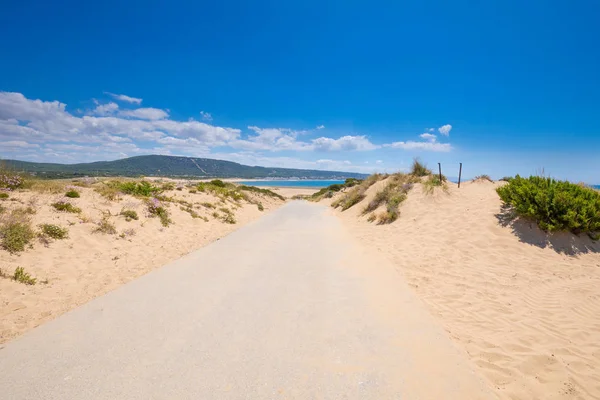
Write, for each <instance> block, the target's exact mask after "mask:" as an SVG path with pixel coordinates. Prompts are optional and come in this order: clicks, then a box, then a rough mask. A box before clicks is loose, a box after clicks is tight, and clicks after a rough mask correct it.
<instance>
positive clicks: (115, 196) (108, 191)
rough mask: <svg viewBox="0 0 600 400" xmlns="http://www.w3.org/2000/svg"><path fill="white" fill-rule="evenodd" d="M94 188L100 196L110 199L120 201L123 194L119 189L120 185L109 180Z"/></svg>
mask: <svg viewBox="0 0 600 400" xmlns="http://www.w3.org/2000/svg"><path fill="white" fill-rule="evenodd" d="M94 190H95V191H96V193H98V194H99V195H100V196H102V197H104V198H105V199H107V200H109V201H118V200H120V199H121V195H122V194H123V193H121V191H120V190H119V188H118V186H116V185H113V184H110V183H107V182H102V183H101V184H100V186H98V187H96V188H95V189H94Z"/></svg>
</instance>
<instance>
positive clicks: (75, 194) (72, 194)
mask: <svg viewBox="0 0 600 400" xmlns="http://www.w3.org/2000/svg"><path fill="white" fill-rule="evenodd" d="M65 197H68V198H70V199H77V198H79V197H81V196H80V195H79V192H78V191H77V190H69V191H68V192H66V193H65Z"/></svg>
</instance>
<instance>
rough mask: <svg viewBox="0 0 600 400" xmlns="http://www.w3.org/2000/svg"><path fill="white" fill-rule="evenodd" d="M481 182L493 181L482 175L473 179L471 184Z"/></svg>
mask: <svg viewBox="0 0 600 400" xmlns="http://www.w3.org/2000/svg"><path fill="white" fill-rule="evenodd" d="M483 181H488V182H492V183H493V182H494V180H493V179H492V178H490V176H489V175H487V174H483V175H477V176H476V177H475V178H473V182H483Z"/></svg>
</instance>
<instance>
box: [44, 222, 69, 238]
mask: <svg viewBox="0 0 600 400" xmlns="http://www.w3.org/2000/svg"><path fill="white" fill-rule="evenodd" d="M39 227H40V231H41V232H40V234H41V235H44V236H46V237H49V238H52V239H57V240H61V239H66V238H68V237H69V230H68V229H67V228H61V227H60V226H58V225H54V224H41V225H39Z"/></svg>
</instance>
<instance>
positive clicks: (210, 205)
mask: <svg viewBox="0 0 600 400" xmlns="http://www.w3.org/2000/svg"><path fill="white" fill-rule="evenodd" d="M200 204H201V205H202V206H203V207H205V208H216V206H215V205H214V204H213V203H209V202H204V203H200Z"/></svg>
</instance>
